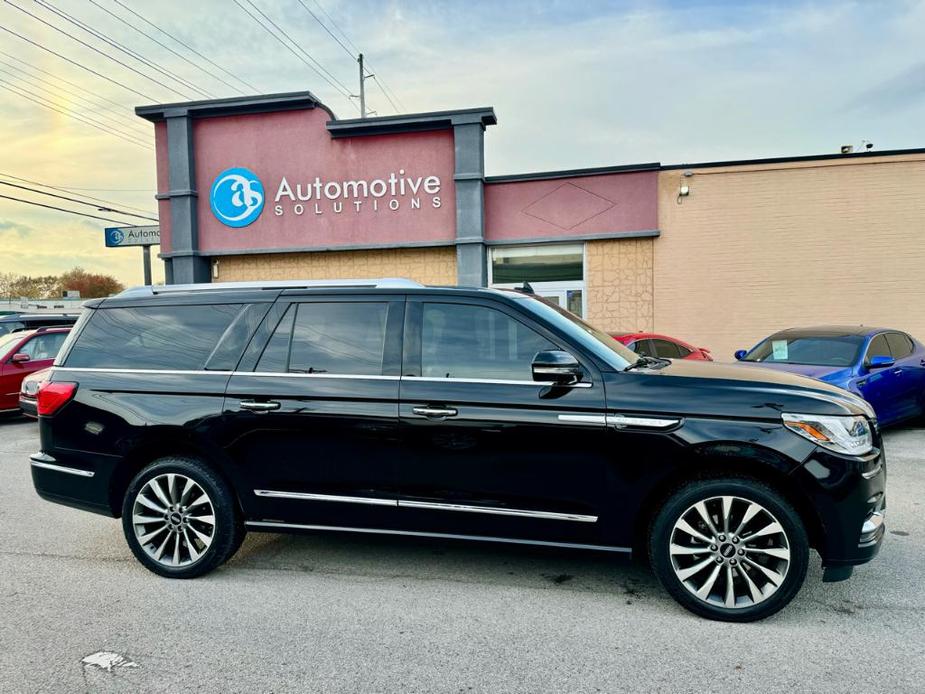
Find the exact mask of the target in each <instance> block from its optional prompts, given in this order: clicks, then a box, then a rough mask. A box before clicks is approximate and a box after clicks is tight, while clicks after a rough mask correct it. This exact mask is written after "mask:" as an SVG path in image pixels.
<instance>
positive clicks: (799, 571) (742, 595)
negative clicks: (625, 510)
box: [649, 478, 809, 622]
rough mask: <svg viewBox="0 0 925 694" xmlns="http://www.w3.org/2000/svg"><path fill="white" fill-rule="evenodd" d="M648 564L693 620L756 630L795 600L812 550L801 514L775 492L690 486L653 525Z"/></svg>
mask: <svg viewBox="0 0 925 694" xmlns="http://www.w3.org/2000/svg"><path fill="white" fill-rule="evenodd" d="M649 558H650V561H651V563H652V567H653V569H654V571H655V573H656V575H657V576H658V579H659V581H660V582H661V583H662V585H663V586H664V587H665V589H666V590H667V591H668V592H669V593H670V594H671V595H672V596H673V597H674V598H675V600H677V601H678V602H679V603H681V605H683V606H684V607H686V608H687V609H688V610H690V611H691V612H695V613H696V614H699V615H701V616H703V617H708V618H710V619H717V620H723V621H729V622H750V621H754V620H758V619H763V618H764V617H768V616H770V615H772V614H774V613H775V612H777V611H778V610H780V609H781V608H783V607H784V606H785V605H787V603H789V602H790V601H791V600H792V599H793V597H794V596H795V595H796V594H797V592H798V591H799V589H800V586H801V585H802V584H803V579H804V578H805V577H806V567H807V564H808V561H809V542H808V540H807V536H806V530H805V529H804V527H803V524H802V521H801V520H800V517H799V515H798V514H797V512H796V511H795V510H794V509H793V507H792V506H791V505H790V504H789V503H788V502H787V501H786V500H785V499H784V498H783V497H782V496H781V495H780V494H778V493H777V492H775V491H774V490H773V489H772V488H771V487H769V486H767V485H766V484H764V483H762V482H758V481H757V480H748V479H741V478H723V479H713V480H703V481H698V482H694V483H691V484H689V485H687V486H685V487H683V488H682V489H680V490H679V491H678V492H676V493H675V494H674V495H673V496H672V497H671V498H669V499H668V501H667V502H666V503H665V505H664V506H663V507H662V509H661V510H660V511H659V513H658V515H657V516H656V518H655V520H654V522H653V523H652V527H651V532H650V536H649Z"/></svg>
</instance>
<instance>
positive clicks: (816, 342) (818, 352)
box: [742, 335, 864, 366]
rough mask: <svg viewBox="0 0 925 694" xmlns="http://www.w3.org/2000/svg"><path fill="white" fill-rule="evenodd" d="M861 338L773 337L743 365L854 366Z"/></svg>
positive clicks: (857, 357)
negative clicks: (753, 363) (764, 363)
mask: <svg viewBox="0 0 925 694" xmlns="http://www.w3.org/2000/svg"><path fill="white" fill-rule="evenodd" d="M863 346H864V337H863V336H862V335H772V336H771V337H769V338H768V339H766V340H764V341H763V342H761V343H760V344H759V345H758V346H757V347H755V348H754V349H753V350H752V351H751V352H749V353H748V354H746V355H745V357H744V359H743V360H742V361H757V362H766V363H768V364H804V365H807V366H851V365H852V364H854V363H855V362H857V361H858V359H859V358H860V352H861V348H862V347H863Z"/></svg>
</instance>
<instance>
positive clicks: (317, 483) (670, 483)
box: [32, 280, 886, 621]
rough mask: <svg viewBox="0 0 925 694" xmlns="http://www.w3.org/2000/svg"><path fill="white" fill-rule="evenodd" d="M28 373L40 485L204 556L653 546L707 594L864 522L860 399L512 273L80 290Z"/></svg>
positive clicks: (790, 580)
mask: <svg viewBox="0 0 925 694" xmlns="http://www.w3.org/2000/svg"><path fill="white" fill-rule="evenodd" d="M87 307H88V308H87V310H86V311H85V312H84V314H83V316H82V317H81V319H80V321H79V322H78V325H77V326H76V328H75V329H74V330H73V331H72V332H71V335H70V337H69V339H68V341H67V343H65V345H64V347H63V348H62V350H61V353H60V355H59V357H58V361H57V365H56V367H55V369H54V370H53V372H52V375H51V377H50V379H49V381H48V382H46V383H45V384H44V385H43V386H42V388H41V390H40V391H39V395H38V410H39V415H40V431H41V443H42V450H41V452H39V453H36V454H35V455H33V456H32V477H33V481H34V483H35V487H36V489H37V490H38V493H39V494H40V495H41V496H42V497H44V498H45V499H48V500H51V501H56V502H59V503H63V504H68V505H71V506H76V507H78V508H82V509H86V510H90V511H95V512H98V513H102V514H106V515H109V516H114V517H119V516H121V517H122V525H123V529H124V531H125V537H126V539H127V540H128V544H129V546H130V547H131V549H132V551H133V552H134V554H135V556H136V557H137V558H138V560H139V561H140V562H141V563H142V564H144V565H145V566H146V567H147V568H149V569H150V570H152V571H154V572H155V573H158V574H161V575H162V576H169V577H175V578H189V577H193V576H198V575H201V574H204V573H206V572H208V571H210V570H212V569H214V568H216V567H217V566H219V565H220V564H222V563H223V562H224V561H226V560H227V559H228V558H229V557H230V556H231V555H232V554H234V552H235V551H236V550H237V548H238V547H239V545H240V544H241V541H242V539H243V537H244V534H245V532H246V531H247V530H256V531H270V532H282V531H286V532H288V531H296V532H298V531H318V530H329V531H339V532H363V533H385V534H392V535H416V536H427V537H440V538H457V539H464V540H488V541H493V542H507V543H516V544H532V545H547V546H557V547H573V548H585V549H595V550H603V551H607V552H624V553H628V552H631V551H633V550H641V551H642V553H644V554H648V557H649V559H650V560H651V563H652V565H653V567H654V570H655V572H656V574H657V575H658V577H659V579H660V580H661V582H662V584H663V585H664V586H665V588H666V589H667V590H668V591H669V592H670V593H671V594H672V595H673V596H674V597H675V598H676V599H677V600H678V601H679V602H680V603H681V604H682V605H684V606H685V607H687V608H688V609H690V610H692V611H694V612H696V613H698V614H701V615H703V616H706V617H711V618H714V619H724V620H734V621H747V620H754V619H759V618H761V617H765V616H767V615H769V614H772V613H773V612H775V611H777V610H779V609H780V608H781V607H783V606H784V605H786V604H787V603H788V602H789V601H790V600H791V599H792V598H793V596H794V595H795V594H796V593H797V591H798V590H799V588H800V585H801V583H802V582H803V579H804V577H805V574H806V569H807V563H808V560H809V550H810V548H811V547H814V548H816V550H817V551H818V552H819V554H820V555H821V557H822V562H823V565H824V567H825V580H829V581H833V580H841V579H845V578H848V576H850V575H851V571H852V567H853V566H854V565H855V564H861V563H863V562H866V561H868V560H870V559H871V558H872V557H873V556H874V555H875V554H876V553H877V551H878V549H879V545H880V542H881V540H882V537H883V533H884V525H883V517H884V510H885V497H884V483H885V476H886V473H885V469H884V456H883V452H882V450H881V440H880V434H879V431H878V429H877V424H876V421H875V418H874V415H873V412H872V410H871V409H870V407H869V406H868V405H867V404H866V403H865V402H864V401H863V400H861V399H859V398H857V397H855V396H853V395H851V394H849V393H847V392H845V391H842V390H839V389H837V388H835V387H832V386H829V385H827V384H825V383H822V382H820V381H816V380H811V379H808V378H803V377H799V376H794V375H790V374H785V373H779V372H774V371H770V370H763V369H758V368H746V367H741V366H736V365H719V364H715V363H710V362H691V361H680V360H679V361H675V362H670V361H668V360H658V359H653V358H650V357H649V358H646V357H643V358H640V357H639V356H638V355H636V354H634V353H633V352H630V351H629V350H627V349H626V348H624V347H623V346H622V345H620V344H619V343H618V342H616V341H615V340H614V339H613V338H611V337H610V336H608V335H606V334H604V333H602V332H600V331H599V330H597V329H595V328H593V327H591V326H590V325H588V324H587V323H584V322H583V321H581V320H580V319H578V318H577V317H575V316H573V315H572V314H570V313H568V312H566V311H563V310H561V309H559V308H557V307H555V306H552V305H550V304H548V303H546V302H544V301H543V300H540V299H538V298H536V297H534V296H531V295H530V294H529V293H525V292H518V291H499V290H492V289H461V288H431V287H423V286H421V285H418V284H416V283H414V282H409V281H406V280H381V281H365V282H364V281H358V282H346V281H335V282H326V283H317V282H303V283H273V282H269V283H262V284H250V283H245V284H213V285H198V286H167V287H155V288H152V287H144V288H139V289H133V290H129V291H126V292H124V293H122V294H120V295H118V296H115V297H112V298H107V299H101V300H95V301H91V302H88V304H87Z"/></svg>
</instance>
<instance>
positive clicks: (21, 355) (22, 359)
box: [10, 352, 32, 364]
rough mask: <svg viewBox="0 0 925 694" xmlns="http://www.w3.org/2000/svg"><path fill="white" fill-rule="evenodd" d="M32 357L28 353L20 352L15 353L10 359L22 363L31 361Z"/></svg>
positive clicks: (15, 362)
mask: <svg viewBox="0 0 925 694" xmlns="http://www.w3.org/2000/svg"><path fill="white" fill-rule="evenodd" d="M30 359H32V357H30V356H29V355H28V354H25V353H23V352H19V353H18V354H14V355H13V357H12V358H11V359H10V361H11V362H12V363H14V364H22V363H24V362H27V361H29V360H30Z"/></svg>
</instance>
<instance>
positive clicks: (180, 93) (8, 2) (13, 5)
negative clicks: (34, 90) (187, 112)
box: [4, 0, 192, 99]
mask: <svg viewBox="0 0 925 694" xmlns="http://www.w3.org/2000/svg"><path fill="white" fill-rule="evenodd" d="M4 2H6V4H7V5H9V6H10V7H13V8H15V9H17V10H19V11H20V12H22V13H23V14H26V15H28V16H29V17H32V18H33V19H34V20H36V21H37V22H40V23H42V24H44V25H45V26H47V27H49V28H50V29H54V30H55V31H57V32H58V33H59V34H63V35H64V36H67V37H68V38H69V39H71V40H72V41H76V42H77V43H79V44H80V45H81V46H84V47H85V48H89V49H90V50H91V51H94V52H95V53H99V54H100V55H101V56H103V57H104V58H106V59H107V60H111V61H112V62H114V63H116V64H118V65H121V66H122V67H124V68H125V69H126V70H130V71H132V72H134V73H135V74H136V75H139V76H140V77H144V78H145V79H146V80H148V81H149V82H153V83H154V84H157V85H160V86H161V87H163V88H164V89H166V90H168V91H171V92H173V93H174V94H179V95H180V96H182V97H183V98H184V99H191V98H192V97H191V96H190V95H189V94H184V93H183V92H181V91H180V90H179V89H175V88H173V87H170V86H168V85H166V84H164V83H163V82H161V81H160V80H158V79H155V78H154V77H151V76H150V75H146V74H145V73H143V72H142V71H141V70H136V69H135V68H133V67H132V66H131V65H128V64H126V63H124V62H122V61H121V60H119V59H118V58H114V57H113V56H111V55H110V54H109V53H107V52H106V51H102V50H100V49H99V48H97V47H96V46H93V45H91V44H89V43H87V42H86V41H84V40H83V39H79V38H77V37H76V36H74V35H73V34H69V33H68V32H66V31H65V30H64V29H61V28H60V27H56V26H55V25H54V24H52V23H51V22H49V21H46V20H44V19H42V18H41V17H39V16H38V15H34V14H32V13H31V12H29V10H27V9H24V8H22V7H20V6H19V5H16V4H14V3H13V2H12V0H4Z"/></svg>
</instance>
